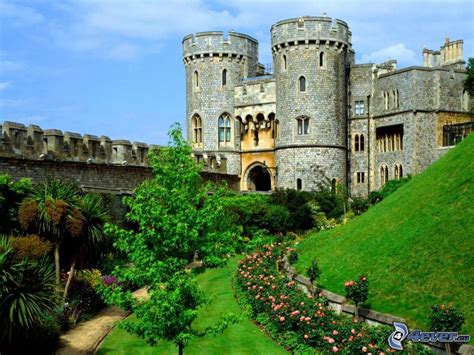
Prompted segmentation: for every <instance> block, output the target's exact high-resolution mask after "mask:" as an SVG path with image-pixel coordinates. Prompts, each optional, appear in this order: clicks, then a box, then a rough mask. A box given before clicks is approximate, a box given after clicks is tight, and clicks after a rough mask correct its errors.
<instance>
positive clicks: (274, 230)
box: [223, 194, 292, 239]
mask: <svg viewBox="0 0 474 355" xmlns="http://www.w3.org/2000/svg"><path fill="white" fill-rule="evenodd" d="M223 203H224V204H225V208H226V210H227V211H228V214H229V216H228V217H229V218H231V219H232V221H233V223H234V224H235V225H239V226H241V228H242V234H243V236H244V237H246V238H248V239H252V238H254V235H256V234H259V233H261V232H266V233H267V234H284V233H286V232H287V231H288V230H289V229H290V228H291V223H292V222H291V216H290V212H289V211H288V209H287V208H286V207H285V206H281V205H276V204H272V203H271V202H270V199H269V197H268V196H266V195H261V194H247V195H231V196H228V197H225V198H224V200H223Z"/></svg>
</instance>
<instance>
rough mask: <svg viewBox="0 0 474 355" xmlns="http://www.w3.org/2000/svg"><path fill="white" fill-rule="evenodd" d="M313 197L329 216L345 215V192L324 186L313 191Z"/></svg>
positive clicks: (321, 209) (339, 216) (320, 209)
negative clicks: (338, 191)
mask: <svg viewBox="0 0 474 355" xmlns="http://www.w3.org/2000/svg"><path fill="white" fill-rule="evenodd" d="M312 195H313V199H314V201H315V202H316V203H317V204H318V206H319V211H321V212H324V214H325V215H326V217H327V218H336V219H338V218H341V217H342V216H343V215H344V204H345V201H346V199H345V194H344V193H337V192H334V191H331V190H330V189H328V188H323V189H321V190H319V191H315V192H313V194H312Z"/></svg>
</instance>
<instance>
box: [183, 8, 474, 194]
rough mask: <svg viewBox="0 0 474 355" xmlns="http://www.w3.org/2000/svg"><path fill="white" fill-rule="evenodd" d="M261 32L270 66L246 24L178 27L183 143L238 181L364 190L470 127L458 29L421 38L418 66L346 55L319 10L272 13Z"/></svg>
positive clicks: (251, 186)
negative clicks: (279, 16) (435, 43)
mask: <svg viewBox="0 0 474 355" xmlns="http://www.w3.org/2000/svg"><path fill="white" fill-rule="evenodd" d="M271 41H272V55H273V65H272V67H273V74H272V73H271V72H268V71H266V70H265V66H263V65H262V64H260V63H259V61H258V42H257V40H255V39H254V38H252V37H250V36H248V35H245V34H241V33H237V32H229V33H228V34H227V35H225V34H224V33H223V32H200V33H197V34H194V35H188V36H186V37H184V39H183V61H184V65H185V69H186V126H187V139H188V141H189V143H190V144H192V147H193V155H194V157H195V159H196V160H197V161H200V162H203V163H204V169H205V171H209V172H215V173H221V174H223V175H227V176H228V175H231V176H235V177H236V178H237V179H239V180H240V189H241V190H257V191H268V190H274V189H276V188H294V189H298V190H313V189H318V188H320V186H321V185H327V186H332V187H335V186H337V184H343V185H346V186H347V188H348V191H349V193H350V194H351V195H352V196H367V195H368V193H369V192H370V191H373V190H378V189H379V188H380V187H382V186H383V185H384V184H385V183H386V182H387V181H388V180H391V179H399V178H401V177H403V176H405V175H407V174H411V175H414V174H418V173H420V172H421V171H423V170H424V169H425V168H426V167H427V166H429V165H430V164H431V163H433V162H434V161H435V160H436V159H438V158H439V157H440V156H441V155H443V154H444V153H445V152H446V151H447V150H448V149H449V148H450V147H452V146H454V145H455V144H456V143H457V142H458V141H459V140H461V139H462V138H463V137H465V136H466V135H468V134H469V133H470V132H471V131H472V130H474V114H473V113H472V112H469V111H470V110H469V108H470V107H471V106H470V102H469V100H470V97H469V95H468V93H467V92H466V91H465V90H464V89H463V82H464V80H465V78H466V70H465V67H464V64H465V62H464V61H463V48H462V46H463V42H462V40H457V41H449V39H448V38H446V41H445V43H444V45H443V46H441V48H440V51H433V50H429V49H423V66H411V67H408V68H403V69H397V67H396V64H397V63H396V61H395V60H390V61H387V62H385V63H381V64H355V59H354V57H355V52H354V50H353V49H352V45H351V31H350V29H349V27H348V25H347V23H345V22H344V21H341V20H337V19H335V20H333V19H331V18H329V17H301V18H295V19H289V20H283V21H280V22H278V23H276V24H275V25H273V26H272V27H271Z"/></svg>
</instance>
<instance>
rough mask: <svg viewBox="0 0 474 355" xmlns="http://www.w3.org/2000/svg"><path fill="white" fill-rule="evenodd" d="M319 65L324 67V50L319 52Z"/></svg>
mask: <svg viewBox="0 0 474 355" xmlns="http://www.w3.org/2000/svg"><path fill="white" fill-rule="evenodd" d="M319 66H320V67H324V52H321V53H319Z"/></svg>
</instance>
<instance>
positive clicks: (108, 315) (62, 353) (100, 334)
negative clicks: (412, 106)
mask: <svg viewBox="0 0 474 355" xmlns="http://www.w3.org/2000/svg"><path fill="white" fill-rule="evenodd" d="M133 295H134V296H135V297H137V298H146V297H147V291H146V288H141V289H139V290H137V291H135V292H134V293H133ZM128 315H129V312H127V311H123V310H121V309H119V308H117V307H111V306H109V307H106V308H105V309H103V310H102V311H101V312H100V313H99V314H97V315H96V316H95V317H93V318H92V319H90V320H88V321H86V322H84V323H81V324H79V325H78V326H77V327H76V328H74V329H71V330H69V331H68V332H66V333H64V334H63V335H61V337H60V348H59V349H58V350H57V351H56V355H76V354H93V353H95V351H96V349H97V348H98V347H99V344H100V343H101V342H102V340H103V339H104V338H105V337H106V336H107V334H108V333H109V332H110V331H111V330H112V328H113V327H114V326H115V325H116V324H117V323H118V322H119V321H121V320H123V319H125V318H126V317H127V316H128Z"/></svg>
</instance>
